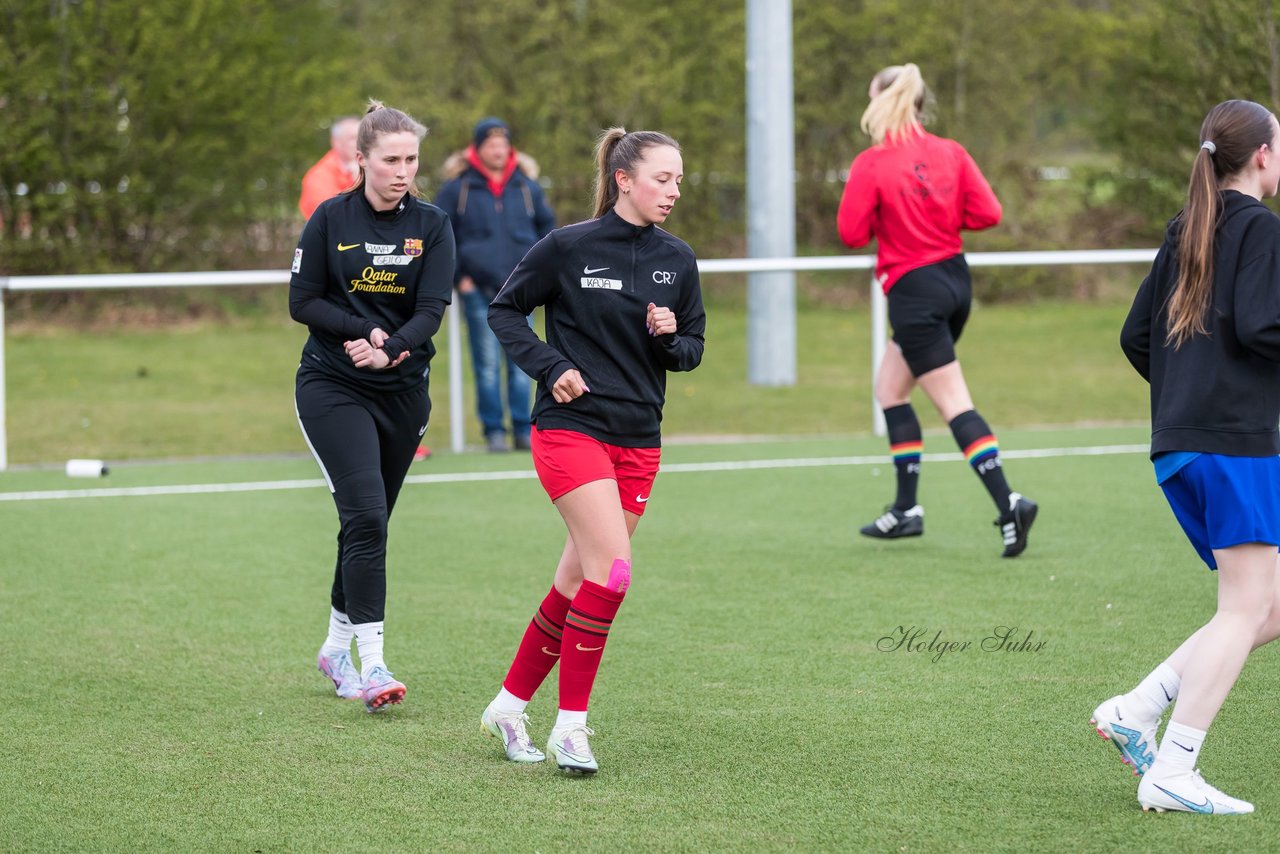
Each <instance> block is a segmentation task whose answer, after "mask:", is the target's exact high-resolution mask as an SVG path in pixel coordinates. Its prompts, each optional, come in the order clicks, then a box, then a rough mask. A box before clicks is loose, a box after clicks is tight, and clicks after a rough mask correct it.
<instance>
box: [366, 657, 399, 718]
mask: <svg viewBox="0 0 1280 854" xmlns="http://www.w3.org/2000/svg"><path fill="white" fill-rule="evenodd" d="M404 693H405V687H404V683H403V682H401V681H399V680H397V679H396V678H395V677H394V676H392V675H391V671H390V670H387V668H385V667H375V668H373V669H372V670H370V671H369V675H368V677H366V678H365V680H364V694H363V696H362V699H363V700H364V710H365V711H366V712H381V711H383V710H385V709H386V708H387V706H390V705H391V704H393V703H399V702H402V701H403V700H404Z"/></svg>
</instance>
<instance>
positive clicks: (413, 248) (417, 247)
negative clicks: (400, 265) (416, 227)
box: [404, 237, 422, 255]
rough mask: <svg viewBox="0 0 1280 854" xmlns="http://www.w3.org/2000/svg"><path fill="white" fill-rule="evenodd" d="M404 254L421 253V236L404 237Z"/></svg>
mask: <svg viewBox="0 0 1280 854" xmlns="http://www.w3.org/2000/svg"><path fill="white" fill-rule="evenodd" d="M404 254H406V255H421V254H422V238H421V237H417V238H415V237H406V238H405V239H404Z"/></svg>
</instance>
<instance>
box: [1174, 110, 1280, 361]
mask: <svg viewBox="0 0 1280 854" xmlns="http://www.w3.org/2000/svg"><path fill="white" fill-rule="evenodd" d="M1272 132H1273V127H1272V124H1271V111H1270V110H1268V109H1267V108H1266V107H1264V106H1262V105H1261V104H1255V103H1254V102H1253V101H1223V102H1222V103H1221V104H1219V105H1218V106H1216V107H1214V108H1213V109H1212V110H1210V111H1209V115H1207V116H1205V119H1204V123H1203V124H1202V125H1201V126H1200V150H1199V151H1197V152H1196V159H1195V161H1194V162H1193V163H1192V165H1191V179H1190V181H1189V182H1188V184H1187V205H1186V207H1185V208H1183V209H1182V213H1180V214H1179V215H1178V228H1179V232H1178V238H1177V239H1178V249H1177V254H1178V281H1177V283H1176V284H1175V285H1174V288H1173V293H1172V295H1171V296H1170V297H1169V307H1168V313H1169V331H1168V334H1167V336H1166V337H1165V343H1166V344H1172V345H1173V346H1174V348H1175V349H1176V348H1178V347H1181V346H1182V345H1183V344H1185V343H1186V342H1187V341H1189V340H1190V339H1191V337H1192V336H1193V335H1205V334H1207V332H1208V330H1207V328H1206V326H1205V315H1206V313H1207V312H1208V310H1209V304H1210V302H1212V296H1213V274H1214V269H1213V240H1214V236H1215V234H1216V232H1217V228H1218V217H1219V216H1220V215H1221V213H1222V189H1221V188H1222V185H1223V184H1224V183H1225V182H1226V181H1227V179H1229V178H1231V177H1232V176H1234V175H1236V174H1237V173H1239V172H1240V171H1241V170H1243V169H1244V168H1245V167H1246V166H1248V164H1249V159H1250V158H1251V157H1253V155H1254V154H1255V153H1256V152H1257V151H1258V149H1259V148H1261V147H1262V146H1263V145H1267V144H1269V143H1270V142H1271V140H1272ZM1277 156H1280V154H1278V155H1277Z"/></svg>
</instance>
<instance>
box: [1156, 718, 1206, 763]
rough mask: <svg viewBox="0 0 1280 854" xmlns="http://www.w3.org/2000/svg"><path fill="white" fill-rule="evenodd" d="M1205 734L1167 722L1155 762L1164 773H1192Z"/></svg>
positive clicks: (1201, 731)
mask: <svg viewBox="0 0 1280 854" xmlns="http://www.w3.org/2000/svg"><path fill="white" fill-rule="evenodd" d="M1207 734H1208V733H1206V732H1205V731H1204V730H1202V729H1193V728H1191V727H1189V726H1186V725H1184V724H1178V723H1174V722H1173V721H1169V725H1168V726H1167V727H1165V728H1164V738H1162V739H1160V752H1159V753H1157V754H1156V762H1157V763H1159V764H1160V766H1161V769H1162V770H1163V771H1164V772H1165V773H1183V772H1188V771H1194V770H1195V769H1196V760H1198V759H1199V758H1200V746H1201V745H1202V744H1204V737H1205V736H1206V735H1207Z"/></svg>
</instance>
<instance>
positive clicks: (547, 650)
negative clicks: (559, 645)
mask: <svg viewBox="0 0 1280 854" xmlns="http://www.w3.org/2000/svg"><path fill="white" fill-rule="evenodd" d="M542 651H543V652H545V653H546V654H547V655H559V654H560V653H558V652H552V651H551V650H549V649H547V648H546V647H545V646H544V647H543V648H542Z"/></svg>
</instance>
